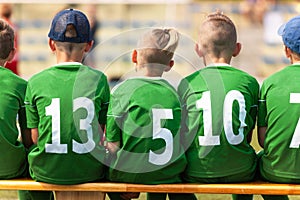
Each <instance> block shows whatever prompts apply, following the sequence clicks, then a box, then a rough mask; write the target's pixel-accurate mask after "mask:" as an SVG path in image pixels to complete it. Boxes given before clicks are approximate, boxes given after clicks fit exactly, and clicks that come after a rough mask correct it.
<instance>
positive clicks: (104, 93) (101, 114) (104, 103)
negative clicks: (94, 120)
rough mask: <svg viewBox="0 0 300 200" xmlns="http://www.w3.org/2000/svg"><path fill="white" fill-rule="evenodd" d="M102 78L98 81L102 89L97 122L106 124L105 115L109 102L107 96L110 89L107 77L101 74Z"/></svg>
mask: <svg viewBox="0 0 300 200" xmlns="http://www.w3.org/2000/svg"><path fill="white" fill-rule="evenodd" d="M102 76H103V77H102V78H103V79H102V81H100V83H101V87H103V90H102V92H101V95H102V96H101V108H100V112H99V118H98V120H99V123H100V124H106V115H107V110H108V104H109V97H110V89H109V85H108V82H107V78H106V77H105V76H104V75H102Z"/></svg>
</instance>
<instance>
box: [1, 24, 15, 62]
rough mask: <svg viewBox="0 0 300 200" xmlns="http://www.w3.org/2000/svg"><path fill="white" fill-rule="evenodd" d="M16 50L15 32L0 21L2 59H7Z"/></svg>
mask: <svg viewBox="0 0 300 200" xmlns="http://www.w3.org/2000/svg"><path fill="white" fill-rule="evenodd" d="M13 48H14V30H13V29H12V28H11V27H10V26H9V24H8V23H7V22H5V21H4V20H1V19H0V59H6V58H8V56H9V53H10V52H11V51H12V50H13Z"/></svg>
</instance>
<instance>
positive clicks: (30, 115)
mask: <svg viewBox="0 0 300 200" xmlns="http://www.w3.org/2000/svg"><path fill="white" fill-rule="evenodd" d="M25 108H26V118H27V127H28V128H37V127H38V125H39V116H38V111H37V107H36V104H35V100H34V97H33V95H32V91H31V87H30V85H29V83H28V85H27V89H26V95H25Z"/></svg>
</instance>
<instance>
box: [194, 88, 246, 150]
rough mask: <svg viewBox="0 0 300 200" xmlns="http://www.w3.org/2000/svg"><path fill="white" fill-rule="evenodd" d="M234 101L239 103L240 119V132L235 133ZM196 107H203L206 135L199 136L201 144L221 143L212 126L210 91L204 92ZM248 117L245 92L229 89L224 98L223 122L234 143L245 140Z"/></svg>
mask: <svg viewBox="0 0 300 200" xmlns="http://www.w3.org/2000/svg"><path fill="white" fill-rule="evenodd" d="M234 101H237V103H238V104H239V109H240V110H239V120H240V127H239V132H238V134H237V135H236V134H234V132H233V127H232V105H233V103H234ZM196 107H197V108H198V109H203V126H204V136H199V137H198V139H199V144H200V145H201V146H215V145H220V136H219V135H213V127H212V109H211V97H210V91H206V92H203V94H202V97H201V99H199V100H198V101H196ZM245 119H246V105H245V98H244V96H243V94H242V93H241V92H239V91H237V90H231V91H229V92H228V93H227V94H226V96H225V100H224V105H223V124H224V131H225V135H226V139H227V140H228V142H229V143H230V144H232V145H237V144H240V143H241V142H242V141H243V140H244V134H243V133H244V127H245V126H247V125H246V123H245Z"/></svg>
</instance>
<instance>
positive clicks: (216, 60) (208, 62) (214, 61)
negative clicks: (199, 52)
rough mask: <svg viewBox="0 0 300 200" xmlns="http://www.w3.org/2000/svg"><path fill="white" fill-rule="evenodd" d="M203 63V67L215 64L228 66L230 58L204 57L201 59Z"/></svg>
mask: <svg viewBox="0 0 300 200" xmlns="http://www.w3.org/2000/svg"><path fill="white" fill-rule="evenodd" d="M203 61H204V65H205V66H208V65H213V64H217V63H226V64H228V65H230V62H231V58H223V57H222V58H214V57H208V56H206V57H204V58H203Z"/></svg>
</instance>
